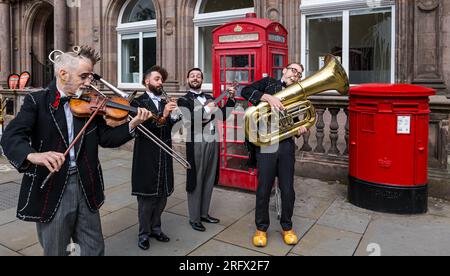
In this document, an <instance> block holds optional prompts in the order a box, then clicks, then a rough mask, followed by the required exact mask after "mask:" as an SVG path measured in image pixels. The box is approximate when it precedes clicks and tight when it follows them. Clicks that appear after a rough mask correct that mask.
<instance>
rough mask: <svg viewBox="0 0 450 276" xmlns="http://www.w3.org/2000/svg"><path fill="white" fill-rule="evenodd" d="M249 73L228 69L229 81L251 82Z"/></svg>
mask: <svg viewBox="0 0 450 276" xmlns="http://www.w3.org/2000/svg"><path fill="white" fill-rule="evenodd" d="M248 77H249V74H248V71H227V82H228V83H233V82H235V81H236V82H239V83H241V82H243V83H249V82H250V80H249V78H248Z"/></svg>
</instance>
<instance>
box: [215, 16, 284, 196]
mask: <svg viewBox="0 0 450 276" xmlns="http://www.w3.org/2000/svg"><path fill="white" fill-rule="evenodd" d="M287 63H288V45H287V31H286V28H284V27H283V25H281V24H280V23H278V22H274V21H271V20H269V19H259V18H256V14H254V13H251V14H248V15H247V17H246V18H245V19H239V20H236V21H233V22H230V23H228V24H225V25H223V26H221V27H218V28H216V29H215V30H214V31H213V67H212V68H214V69H213V89H214V96H215V97H218V96H219V95H221V94H222V93H223V92H224V91H225V90H226V88H227V87H229V86H231V85H236V83H237V84H239V85H238V94H237V102H238V106H240V108H238V109H240V111H235V112H233V114H232V116H233V117H231V120H230V119H228V120H227V122H226V123H224V124H223V125H221V126H219V130H220V134H221V135H222V141H223V142H222V143H221V145H220V179H219V184H220V185H222V186H227V187H234V188H241V189H245V190H250V191H256V188H257V185H258V183H257V172H256V170H254V169H251V168H249V167H248V165H247V162H248V153H247V148H246V146H245V137H244V128H243V126H244V112H243V110H244V109H245V108H247V107H248V103H247V101H246V100H245V99H244V98H242V96H241V94H240V91H241V90H242V88H243V87H244V86H246V85H249V84H251V83H253V82H255V81H258V80H260V79H262V78H264V77H267V76H271V77H274V78H281V76H282V72H283V69H284V68H285V67H286V66H287ZM230 121H232V122H233V123H230Z"/></svg>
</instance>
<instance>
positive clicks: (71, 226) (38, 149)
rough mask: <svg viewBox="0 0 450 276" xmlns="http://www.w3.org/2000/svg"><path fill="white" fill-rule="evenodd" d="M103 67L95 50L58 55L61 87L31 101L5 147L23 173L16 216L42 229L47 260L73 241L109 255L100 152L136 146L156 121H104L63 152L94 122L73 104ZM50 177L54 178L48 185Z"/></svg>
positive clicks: (83, 249) (144, 115)
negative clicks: (143, 128) (138, 133)
mask: <svg viewBox="0 0 450 276" xmlns="http://www.w3.org/2000/svg"><path fill="white" fill-rule="evenodd" d="M99 60H100V58H99V56H98V54H96V53H95V51H94V50H92V49H91V48H89V47H81V48H79V49H77V51H74V52H70V53H63V54H61V55H60V56H58V57H57V58H56V59H55V74H56V81H53V82H52V83H51V84H50V85H49V86H48V87H47V88H46V89H45V90H42V91H39V92H35V93H30V94H28V95H26V97H25V100H24V103H23V105H22V108H21V111H20V112H19V113H18V114H17V117H16V118H15V119H14V120H13V121H11V123H10V124H9V125H8V127H7V128H6V131H5V133H4V135H3V137H2V140H1V145H2V147H3V150H4V153H5V155H6V157H7V158H8V159H9V161H10V162H11V164H12V165H13V166H14V167H15V168H16V169H17V170H18V171H19V172H21V173H24V177H23V180H22V187H21V191H20V196H19V203H18V211H17V217H18V218H19V219H21V220H24V221H31V222H36V223H37V232H38V237H39V242H40V244H41V245H42V247H43V248H44V254H45V255H68V253H69V252H67V250H68V246H69V244H70V241H71V239H72V240H73V242H74V243H76V244H78V245H79V249H80V252H77V253H78V254H80V255H83V256H91V255H103V254H104V247H105V246H104V241H103V235H102V229H101V224H100V214H99V211H98V210H99V209H100V207H101V206H102V205H103V202H104V193H103V190H104V184H103V176H102V170H101V166H100V163H99V161H98V146H99V145H100V146H102V147H107V148H112V147H118V146H121V145H122V144H124V143H126V142H127V141H129V140H131V139H132V135H131V134H130V133H131V132H132V131H133V130H134V128H136V127H137V126H138V125H139V124H140V123H142V122H144V121H145V120H147V119H149V118H151V116H152V114H151V113H150V112H149V111H147V110H145V109H139V112H138V115H137V116H136V117H135V118H134V119H133V120H132V121H131V122H129V123H128V122H127V123H124V124H123V125H121V126H119V127H117V128H111V127H109V126H108V125H107V124H106V122H105V120H104V119H103V117H102V116H97V117H96V118H95V119H94V120H93V122H92V123H91V124H90V125H89V127H88V128H87V130H86V132H85V133H83V136H82V138H81V139H80V140H79V142H78V143H77V144H76V145H75V147H74V148H73V149H72V150H71V151H70V154H69V156H68V158H64V156H63V154H62V152H65V151H66V149H67V148H68V146H69V145H70V144H71V142H72V141H73V139H74V137H76V136H77V135H78V133H79V132H80V131H81V129H82V128H83V127H84V125H85V124H86V122H87V119H85V118H77V117H74V116H73V115H72V113H71V111H70V106H69V102H68V100H69V98H70V97H72V96H75V95H76V93H77V91H79V89H80V88H83V87H87V86H88V85H90V83H91V80H92V70H93V66H94V65H95V64H96V63H97V62H98V61H99ZM49 172H52V173H54V175H53V176H52V177H51V178H50V180H49V181H48V183H47V184H46V185H42V183H43V181H44V179H45V178H46V177H47V175H48V174H49Z"/></svg>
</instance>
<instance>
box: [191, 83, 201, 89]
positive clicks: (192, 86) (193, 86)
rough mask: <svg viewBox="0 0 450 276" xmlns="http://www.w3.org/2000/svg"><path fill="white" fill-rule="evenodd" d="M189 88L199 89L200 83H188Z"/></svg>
mask: <svg viewBox="0 0 450 276" xmlns="http://www.w3.org/2000/svg"><path fill="white" fill-rule="evenodd" d="M189 88H191V89H194V90H197V89H200V88H202V83H199V84H197V85H193V84H191V83H189Z"/></svg>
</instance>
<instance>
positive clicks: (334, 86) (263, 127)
mask: <svg viewBox="0 0 450 276" xmlns="http://www.w3.org/2000/svg"><path fill="white" fill-rule="evenodd" d="M325 63H326V64H325V66H324V67H323V68H322V69H321V70H320V71H319V72H317V73H316V74H314V75H312V76H310V77H308V78H306V79H305V80H303V81H300V82H297V83H295V84H293V85H291V86H289V87H288V88H286V89H285V90H283V91H281V92H279V93H277V94H275V95H274V97H277V98H278V99H279V100H280V101H281V102H282V103H283V105H284V107H285V110H284V111H282V112H279V113H278V112H276V113H274V112H273V111H272V110H271V107H270V105H269V104H268V103H267V102H262V103H260V104H259V105H257V106H252V107H250V108H248V109H247V110H246V112H245V117H244V118H245V135H246V137H247V139H248V140H249V141H250V142H251V143H253V144H254V145H256V146H259V147H261V146H270V145H273V144H276V143H279V142H281V141H283V140H285V139H288V138H290V137H292V136H295V135H296V134H297V133H298V131H299V129H300V127H301V126H305V127H306V128H310V127H311V126H313V125H314V123H315V122H316V111H315V109H314V106H313V105H312V104H311V102H310V101H309V100H307V98H308V97H309V96H311V95H314V94H318V93H321V92H324V91H327V90H337V91H338V92H339V93H340V94H342V95H346V94H347V93H348V90H349V81H348V77H347V73H346V72H345V70H344V68H343V67H342V65H341V64H340V63H339V61H338V60H337V58H336V57H334V56H332V55H327V57H326V58H325Z"/></svg>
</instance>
